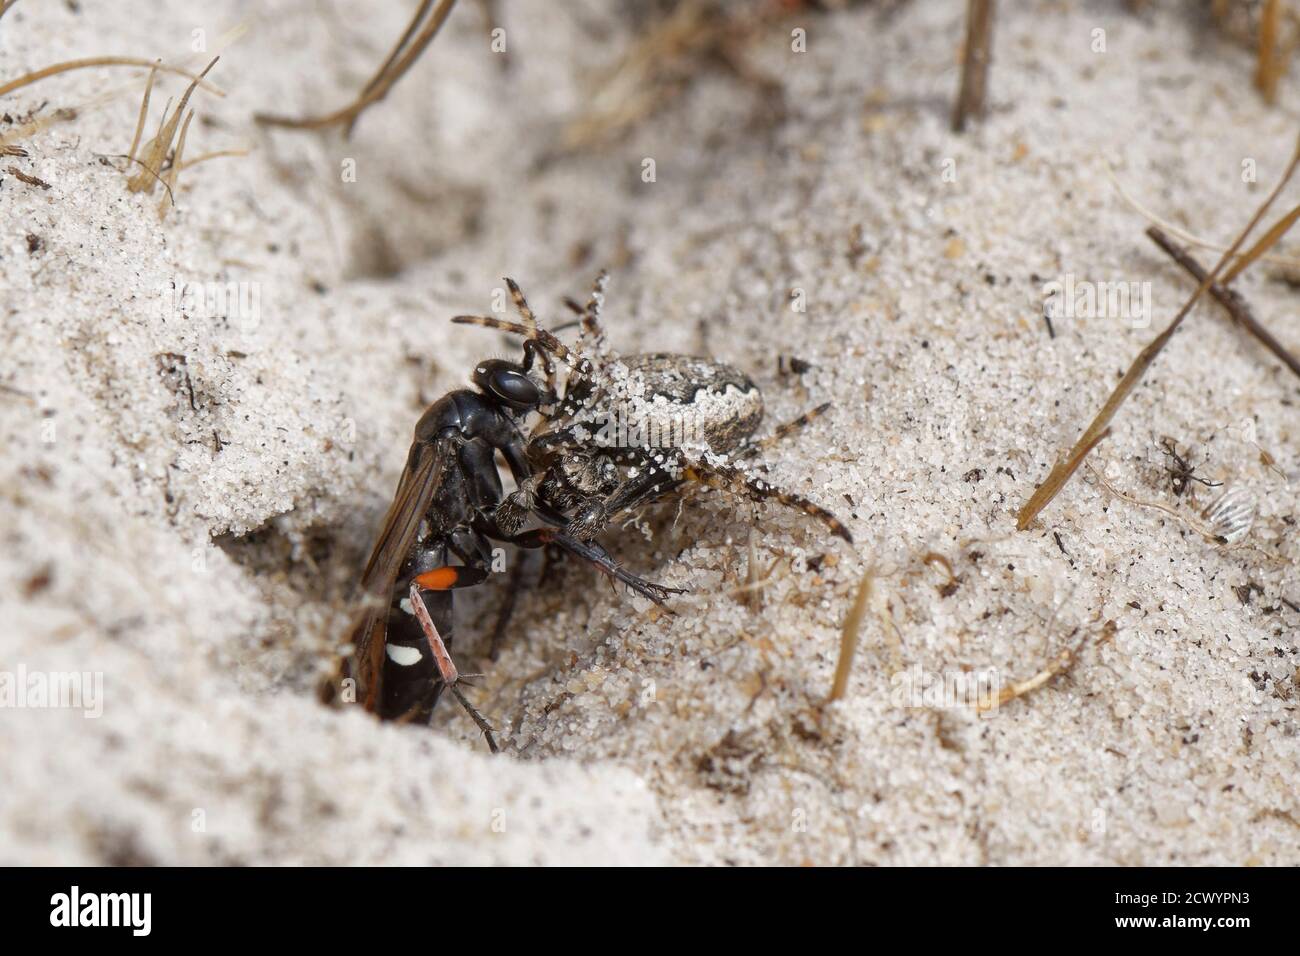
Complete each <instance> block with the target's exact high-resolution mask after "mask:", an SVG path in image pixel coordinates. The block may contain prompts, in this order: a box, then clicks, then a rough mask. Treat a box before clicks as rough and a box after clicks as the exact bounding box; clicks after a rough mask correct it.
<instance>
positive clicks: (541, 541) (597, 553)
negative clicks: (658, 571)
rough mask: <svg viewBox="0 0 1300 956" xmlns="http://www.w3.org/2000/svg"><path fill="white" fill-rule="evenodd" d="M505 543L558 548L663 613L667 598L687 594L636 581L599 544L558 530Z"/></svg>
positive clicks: (531, 533) (545, 530)
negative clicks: (642, 598)
mask: <svg viewBox="0 0 1300 956" xmlns="http://www.w3.org/2000/svg"><path fill="white" fill-rule="evenodd" d="M507 540H509V541H510V543H511V544H516V545H518V546H519V547H521V548H543V547H545V546H546V545H548V544H555V545H559V546H560V547H561V548H563V549H564V550H565V551H567V552H569V553H570V554H572V555H574V556H575V557H578V558H581V559H582V560H583V561H585V562H587V563H588V564H590V565H591V566H592V567H594V568H595V569H596V570H597V571H599V572H600V573H601V574H604V575H605V576H606V577H608V578H609V579H610V580H612V581H619V582H621V583H622V584H625V585H627V586H628V587H629V588H631V589H632V590H633V591H635V592H636V593H637V594H640V595H641V596H642V597H645V598H649V599H650V600H651V601H653V602H654V603H655V604H657V605H659V606H660V607H662V608H665V610H667V607H666V605H665V604H664V601H665V599H666V598H667V597H668V595H670V594H684V593H686V592H685V591H684V590H683V589H681V588H670V587H668V586H667V585H664V584H655V583H654V582H653V581H647V580H646V579H645V578H641V577H638V576H637V575H635V574H633V573H632V572H630V571H628V570H626V569H625V568H624V567H623V566H622V565H620V564H619V563H618V562H617V561H615V560H614V558H613V556H612V555H611V554H610V553H609V552H608V551H606V550H605V549H604V548H602V547H601V546H600V545H599V544H596V543H595V542H592V541H579V540H578V539H576V538H574V537H572V536H570V535H568V534H566V533H565V532H564V531H561V530H560V529H559V528H538V529H536V530H534V531H526V532H524V533H523V534H521V535H516V536H515V537H513V538H509V539H507Z"/></svg>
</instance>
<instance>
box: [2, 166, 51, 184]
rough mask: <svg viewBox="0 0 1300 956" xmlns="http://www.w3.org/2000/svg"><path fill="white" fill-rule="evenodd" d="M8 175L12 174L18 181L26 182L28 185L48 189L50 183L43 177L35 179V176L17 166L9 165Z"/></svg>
mask: <svg viewBox="0 0 1300 956" xmlns="http://www.w3.org/2000/svg"><path fill="white" fill-rule="evenodd" d="M5 171H6V172H7V173H9V175H10V176H13V177H14V178H15V179H17V180H18V181H19V182H23V183H26V184H27V185H28V186H36V187H37V188H38V189H49V188H50V184H49V183H47V182H46V181H45V180H43V179H37V178H36V177H35V176H29V175H27V174H26V173H25V172H23V171H22V170H21V169H19V168H18V167H17V166H10V167H9V168H8V169H7V170H5Z"/></svg>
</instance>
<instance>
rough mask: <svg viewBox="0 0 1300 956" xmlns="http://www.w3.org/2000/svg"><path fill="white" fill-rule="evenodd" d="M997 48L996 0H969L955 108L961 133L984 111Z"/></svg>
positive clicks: (956, 125)
mask: <svg viewBox="0 0 1300 956" xmlns="http://www.w3.org/2000/svg"><path fill="white" fill-rule="evenodd" d="M992 47H993V0H968V2H967V6H966V48H965V53H964V54H963V56H962V64H961V89H960V90H959V91H958V93H957V106H956V109H954V110H953V115H952V130H953V132H954V133H960V132H962V131H963V130H964V129H965V128H966V120H967V119H968V118H969V117H979V116H982V115H983V113H984V105H985V103H984V101H985V94H986V93H987V91H988V82H989V62H990V61H991V59H992Z"/></svg>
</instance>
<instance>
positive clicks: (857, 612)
mask: <svg viewBox="0 0 1300 956" xmlns="http://www.w3.org/2000/svg"><path fill="white" fill-rule="evenodd" d="M875 584H876V576H875V574H874V573H873V572H871V571H868V572H867V573H866V574H864V575H863V576H862V583H861V584H859V585H858V594H857V596H856V597H855V598H854V599H853V607H851V608H849V614H848V616H847V617H846V618H845V619H844V627H843V628H842V629H841V630H840V658H839V660H838V661H837V662H836V663H835V680H834V682H833V683H832V684H831V692H830V694H829V695H828V696H827V698H826V703H828V704H833V703H835V701H837V700H842V699H843V697H844V695H845V694H846V693H848V689H849V676H850V674H851V673H852V671H853V655H854V654H855V653H856V652H857V649H858V635H859V634H860V633H861V631H862V619H863V618H864V617H866V616H867V605H868V604H869V603H870V601H871V595H872V593H873V592H874V591H875Z"/></svg>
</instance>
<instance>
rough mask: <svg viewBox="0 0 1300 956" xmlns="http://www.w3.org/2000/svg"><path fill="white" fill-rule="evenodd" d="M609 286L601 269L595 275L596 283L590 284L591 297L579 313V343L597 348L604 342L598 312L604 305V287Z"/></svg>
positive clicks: (606, 274)
mask: <svg viewBox="0 0 1300 956" xmlns="http://www.w3.org/2000/svg"><path fill="white" fill-rule="evenodd" d="M608 284H609V273H608V272H607V271H606V270H604V269H601V270H600V272H599V273H597V274H596V281H595V282H593V283H592V284H591V297H590V298H589V299H587V304H586V306H585V307H584V308H583V309H582V312H581V313H580V314H581V316H582V335H581V337H580V338H579V340H578V341H579V342H586V341H588V340H589V341H590V342H591V344H592V345H593V346H599V345H600V344H601V343H602V342H604V341H605V329H604V328H603V327H602V326H601V324H600V310H601V307H602V306H604V304H605V286H606V285H608Z"/></svg>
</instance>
